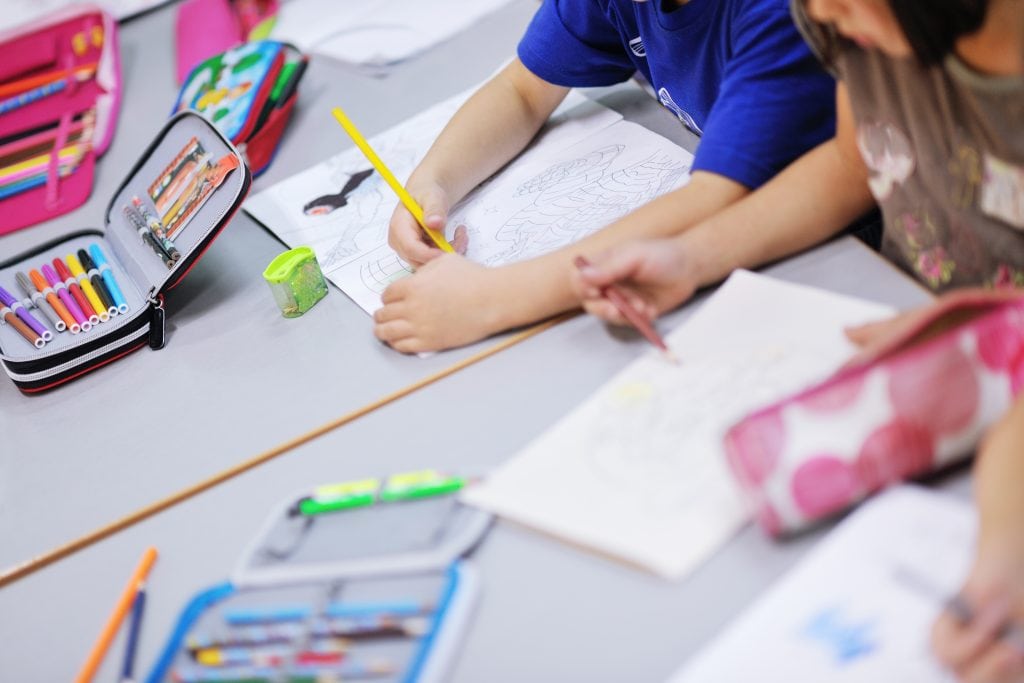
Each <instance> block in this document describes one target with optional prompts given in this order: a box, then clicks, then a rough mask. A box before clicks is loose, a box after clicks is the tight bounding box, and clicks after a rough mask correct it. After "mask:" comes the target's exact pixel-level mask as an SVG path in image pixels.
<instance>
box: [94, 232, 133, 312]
mask: <svg viewBox="0 0 1024 683" xmlns="http://www.w3.org/2000/svg"><path fill="white" fill-rule="evenodd" d="M89 255H90V256H92V260H93V261H94V262H95V263H96V265H97V266H99V269H100V275H102V276H103V282H104V283H106V285H107V289H108V290H109V291H110V296H111V297H112V298H113V299H114V303H115V304H116V305H117V310H118V311H120V312H121V313H127V312H128V310H129V309H128V302H127V301H125V298H124V294H123V293H122V292H121V288H120V287H118V286H117V278H115V277H114V272H113V271H112V270H111V268H110V264H109V263H107V257H106V256H104V255H103V250H102V249H100V245H98V244H91V245H89Z"/></svg>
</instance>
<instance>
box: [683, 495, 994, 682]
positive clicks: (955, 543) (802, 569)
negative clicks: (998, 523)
mask: <svg viewBox="0 0 1024 683" xmlns="http://www.w3.org/2000/svg"><path fill="white" fill-rule="evenodd" d="M975 526H976V520H975V515H974V513H973V511H972V510H971V508H970V506H969V505H968V504H967V503H965V502H962V501H959V500H955V499H949V498H947V497H945V496H942V495H940V494H937V493H931V492H929V491H926V490H925V489H920V488H916V487H909V486H907V487H902V488H897V489H893V490H891V491H888V492H887V493H884V494H883V495H881V496H879V497H878V498H876V499H874V500H872V501H871V502H869V503H867V504H865V505H864V506H863V507H862V508H861V509H860V510H858V511H857V512H856V513H854V515H853V516H851V517H850V518H849V519H848V520H846V521H844V522H843V523H842V524H841V525H839V526H838V527H837V528H836V530H835V531H833V532H832V534H830V535H829V536H828V537H827V538H826V539H825V540H824V541H823V542H822V543H821V545H820V546H819V547H818V548H816V549H815V550H814V551H813V552H812V553H811V554H810V555H809V556H808V557H807V558H806V559H805V560H804V561H803V562H801V563H800V564H799V565H798V566H797V567H796V569H794V570H792V571H791V572H790V573H789V574H787V575H786V576H785V577H783V578H782V579H781V580H780V581H779V582H778V583H777V584H776V585H775V586H774V587H773V588H772V589H771V590H770V591H769V592H768V593H767V594H766V595H765V596H764V597H763V598H761V599H760V600H759V601H758V602H757V603H755V604H754V606H753V607H752V608H751V609H750V610H749V611H748V612H747V613H745V614H743V615H742V616H740V618H739V619H737V620H736V621H735V622H734V623H733V624H732V625H731V626H729V627H728V628H727V629H726V630H725V632H724V633H723V634H722V635H720V636H719V637H718V638H716V639H715V640H714V641H712V643H711V644H710V645H709V646H708V647H707V648H706V649H705V650H704V651H702V652H700V653H699V654H698V655H697V656H696V657H695V658H694V659H693V660H692V661H691V662H690V663H689V664H687V665H686V666H684V667H683V668H682V669H681V670H680V671H679V672H677V674H676V675H675V676H674V677H673V678H672V679H671V683H748V682H749V681H758V683H876V682H877V681H894V682H898V683H903V682H906V683H911V682H913V683H953V682H954V679H953V677H952V676H950V675H949V674H948V673H946V672H945V671H943V670H941V668H940V667H939V665H938V663H937V662H936V661H935V659H934V658H933V657H932V654H931V652H930V650H929V646H928V638H929V632H930V630H931V625H932V623H933V622H934V620H935V618H936V617H937V616H938V614H939V611H940V610H941V609H942V605H943V603H944V601H945V600H946V599H947V598H948V597H949V596H951V595H953V594H954V593H955V592H956V591H957V589H958V588H959V587H960V585H961V583H962V582H963V580H964V578H965V577H966V575H967V571H968V568H969V566H970V560H971V552H972V549H973V547H974V535H975Z"/></svg>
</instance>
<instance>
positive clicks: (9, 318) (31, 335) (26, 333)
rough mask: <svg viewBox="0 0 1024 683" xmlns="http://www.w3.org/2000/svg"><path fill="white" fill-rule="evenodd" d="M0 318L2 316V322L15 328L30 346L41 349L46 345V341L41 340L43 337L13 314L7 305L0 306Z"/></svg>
mask: <svg viewBox="0 0 1024 683" xmlns="http://www.w3.org/2000/svg"><path fill="white" fill-rule="evenodd" d="M0 318H3V319H4V322H6V323H7V324H8V325H10V326H11V327H13V328H14V329H15V330H17V332H18V334H20V335H21V336H22V337H24V338H25V339H26V340H28V343H29V344H31V345H32V346H34V347H36V348H37V349H41V348H43V347H44V346H46V342H45V341H43V338H42V337H40V336H39V335H38V334H36V333H35V331H34V330H33V329H32V328H31V327H29V326H28V325H26V324H25V323H24V322H22V320H21V318H19V317H18V316H17V315H15V313H14V311H12V310H11V309H10V308H8V307H7V306H3V307H0Z"/></svg>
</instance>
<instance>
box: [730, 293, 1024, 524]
mask: <svg viewBox="0 0 1024 683" xmlns="http://www.w3.org/2000/svg"><path fill="white" fill-rule="evenodd" d="M908 323H909V324H907V325H906V326H905V328H904V329H903V331H902V333H899V334H897V335H896V336H894V337H893V338H891V339H890V340H888V341H887V342H885V343H884V344H883V345H880V346H879V347H878V348H876V349H874V350H873V351H871V352H869V353H865V354H862V355H861V356H860V357H858V358H856V359H855V360H854V361H853V362H851V363H850V364H849V365H847V366H846V367H844V368H843V369H842V370H840V371H839V372H838V373H836V374H835V375H833V376H832V377H830V378H829V379H827V380H825V381H824V382H822V383H820V384H817V385H815V386H812V387H810V388H808V389H806V390H804V391H801V392H800V393H798V394H796V395H794V396H790V397H788V398H785V399H783V400H781V401H778V402H776V403H774V404H772V405H770V406H767V407H765V408H763V409H761V410H758V411H756V412H754V413H752V414H751V415H748V416H747V417H745V418H744V419H743V420H741V421H740V422H738V423H737V424H736V425H734V426H733V427H732V428H730V429H729V431H728V432H727V433H726V436H725V450H726V456H727V458H728V462H729V465H730V467H731V469H732V472H733V474H734V475H735V477H736V479H737V481H738V482H739V484H740V487H741V488H742V490H743V491H744V493H745V495H746V497H747V498H748V500H749V502H750V504H751V506H752V508H753V511H754V516H755V517H756V519H757V520H758V522H759V524H760V525H761V526H762V528H763V529H764V530H765V531H766V532H767V533H768V534H770V535H772V536H780V535H784V534H788V533H792V532H795V531H799V530H801V529H803V528H805V527H808V526H810V525H812V524H814V523H816V522H818V521H820V520H822V519H825V518H828V517H830V516H832V515H835V514H837V513H840V512H842V511H844V510H846V509H847V508H849V507H850V506H852V505H854V504H856V503H857V502H858V501H860V500H862V499H864V498H866V497H867V496H869V495H871V494H872V493H874V492H876V491H878V490H880V489H882V488H883V487H885V486H887V485H889V484H893V483H896V482H899V481H902V480H905V479H908V478H912V477H917V476H921V475H924V474H927V473H929V472H932V471H935V470H938V469H941V468H944V467H946V466H949V465H951V464H953V463H955V462H958V461H960V460H963V459H966V458H967V457H969V456H970V454H971V453H972V452H973V451H974V449H975V448H976V446H977V444H978V442H979V440H980V439H981V437H982V435H983V434H984V433H985V431H986V430H987V429H988V427H990V426H991V425H992V424H993V423H994V422H995V421H996V420H998V419H999V418H1000V416H1001V415H1002V414H1003V413H1005V411H1006V410H1007V409H1008V408H1009V407H1010V405H1011V403H1012V401H1013V399H1014V397H1015V396H1016V395H1017V394H1018V393H1019V391H1020V389H1021V386H1022V385H1024V294H1022V293H1021V292H1020V291H1019V290H1018V291H1017V292H991V291H980V290H967V291H963V292H958V293H956V294H953V295H950V296H948V297H946V298H945V299H944V300H943V301H941V302H940V303H939V304H938V305H936V306H934V307H933V308H932V309H930V310H928V311H927V312H925V313H924V314H923V315H921V316H918V317H917V318H916V319H911V320H909V321H908Z"/></svg>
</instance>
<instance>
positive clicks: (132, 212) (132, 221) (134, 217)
mask: <svg viewBox="0 0 1024 683" xmlns="http://www.w3.org/2000/svg"><path fill="white" fill-rule="evenodd" d="M124 216H125V218H126V219H127V220H128V225H129V227H131V228H132V229H133V230H135V231H136V232H138V233H139V237H140V238H141V239H142V241H143V242H145V243H146V244H147V245H148V246H149V248H150V249H152V250H153V251H154V252H156V255H157V256H159V257H160V260H161V261H163V262H164V265H165V266H167V267H168V268H173V267H174V259H173V258H171V254H170V253H169V252H168V251H167V250H166V249H164V247H163V245H162V244H160V242H158V241H157V239H156V237H155V236H154V235H153V233H152V231H150V229H149V226H147V225H146V221H145V219H144V218H143V217H142V214H141V213H139V210H138V209H137V208H135V207H134V206H131V205H128V206H125V207H124Z"/></svg>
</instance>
